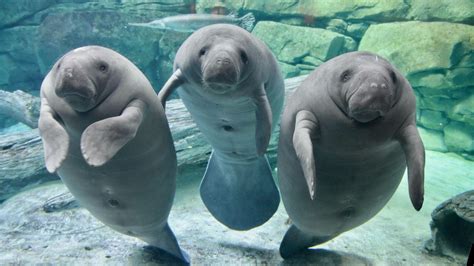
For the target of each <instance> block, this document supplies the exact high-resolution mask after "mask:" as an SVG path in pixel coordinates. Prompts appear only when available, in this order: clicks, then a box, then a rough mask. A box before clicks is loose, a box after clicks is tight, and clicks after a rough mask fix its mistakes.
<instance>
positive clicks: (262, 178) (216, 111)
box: [159, 24, 284, 230]
mask: <svg viewBox="0 0 474 266" xmlns="http://www.w3.org/2000/svg"><path fill="white" fill-rule="evenodd" d="M174 69H175V73H174V74H173V76H172V77H171V78H170V79H169V80H168V82H167V83H166V84H165V86H164V87H163V88H162V90H161V91H160V94H159V96H160V98H161V101H162V102H163V104H164V102H165V100H166V98H167V97H168V95H169V94H170V93H171V92H172V91H173V90H175V89H176V88H178V87H180V88H179V89H178V93H179V96H180V97H181V99H182V100H183V102H184V104H185V106H186V108H187V109H188V110H189V112H190V113H191V115H192V117H193V119H194V121H195V122H196V124H197V125H198V127H199V129H200V130H201V131H202V132H203V134H204V135H205V136H206V138H207V139H208V141H209V142H210V143H211V145H212V148H213V152H212V154H211V158H210V159H209V163H208V165H207V170H206V173H205V175H204V178H203V181H202V183H201V188H200V192H201V198H202V200H203V202H204V204H205V205H206V207H207V208H208V210H209V211H210V212H211V213H212V215H213V216H214V217H215V218H216V219H217V220H219V221H220V222H221V223H223V224H224V225H226V226H228V227H229V228H231V229H235V230H248V229H251V228H253V227H256V226H259V225H261V224H263V223H265V222H266V221H267V220H268V219H270V217H271V216H272V215H273V214H274V213H275V211H276V210H277V208H278V205H279V202H280V197H279V193H278V189H277V187H276V185H275V182H274V181H273V177H272V173H271V169H270V167H269V164H268V161H267V159H266V157H265V155H264V153H265V151H266V149H267V146H268V143H269V141H270V135H271V132H272V126H273V125H275V124H276V123H277V121H278V118H279V115H280V112H281V109H282V105H283V98H284V84H283V77H282V76H281V74H280V70H279V68H278V64H277V61H276V59H275V58H274V56H273V55H272V54H271V52H270V50H269V49H268V48H267V47H266V46H265V44H264V43H263V42H261V41H260V40H258V39H256V38H255V37H253V36H252V35H251V34H250V33H248V32H246V31H245V30H243V29H241V28H239V27H236V26H233V25H228V24H216V25H211V26H207V27H204V28H202V29H200V30H198V31H196V32H195V33H194V34H192V35H191V36H190V37H189V38H188V39H187V40H186V41H185V42H184V43H183V44H182V46H181V47H180V48H179V50H178V52H177V54H176V59H175V62H174Z"/></svg>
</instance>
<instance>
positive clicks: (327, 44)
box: [252, 21, 357, 76]
mask: <svg viewBox="0 0 474 266" xmlns="http://www.w3.org/2000/svg"><path fill="white" fill-rule="evenodd" d="M252 34H254V35H255V36H257V37H258V38H260V39H261V40H262V41H263V42H265V43H266V44H267V45H268V47H269V48H270V50H271V51H272V52H273V53H274V54H275V56H276V58H277V59H278V61H280V62H282V63H285V64H289V65H293V66H296V67H297V68H298V69H299V70H300V71H299V72H300V73H301V74H306V73H309V72H310V71H311V70H313V69H314V68H316V67H317V66H319V65H320V64H322V63H323V62H325V61H327V60H329V59H331V58H333V57H335V56H338V55H340V54H343V53H346V52H350V51H354V50H356V47H357V43H356V42H355V41H354V40H353V39H352V38H351V37H348V36H345V35H342V34H339V33H335V32H332V31H328V30H323V29H316V28H307V27H299V26H290V25H286V24H282V23H278V22H272V21H262V22H259V23H257V25H256V26H255V28H254V30H253V31H252ZM283 70H286V71H290V72H286V73H285V74H286V76H289V75H290V73H292V72H294V70H293V69H289V68H283Z"/></svg>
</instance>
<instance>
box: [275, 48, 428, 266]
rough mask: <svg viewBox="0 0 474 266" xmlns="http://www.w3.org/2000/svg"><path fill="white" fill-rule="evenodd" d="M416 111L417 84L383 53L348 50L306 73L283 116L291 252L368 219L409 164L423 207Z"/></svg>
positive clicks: (287, 251)
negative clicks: (380, 54)
mask: <svg viewBox="0 0 474 266" xmlns="http://www.w3.org/2000/svg"><path fill="white" fill-rule="evenodd" d="M415 114H416V109H415V96H414V94H413V90H412V88H411V86H410V84H409V83H408V81H407V80H406V79H405V78H404V77H403V76H402V75H401V74H400V72H399V71H398V70H396V69H395V68H394V67H393V66H392V65H391V64H390V63H389V62H388V61H387V60H385V59H383V58H382V57H380V56H378V55H376V54H372V53H368V52H352V53H347V54H344V55H340V56H338V57H335V58H333V59H331V60H329V61H327V62H326V63H324V64H322V65H321V66H320V67H318V68H317V69H316V70H315V71H313V72H312V73H311V74H310V75H309V76H308V77H307V78H306V79H305V80H304V81H303V83H302V84H301V85H300V87H299V88H298V89H297V90H296V91H295V92H294V93H293V95H292V96H291V98H290V99H289V100H288V104H287V106H286V108H285V110H284V112H283V115H282V120H281V124H280V139H279V147H278V174H279V180H280V191H281V196H282V200H283V204H284V206H285V209H286V211H287V213H288V215H289V216H290V218H291V220H292V221H293V225H292V226H291V227H290V228H289V230H288V231H287V232H286V234H285V236H284V238H283V241H282V243H281V245H280V254H281V256H282V257H283V258H288V257H290V256H292V255H294V254H296V253H298V252H300V251H302V250H304V249H306V248H308V247H311V246H314V245H318V244H321V243H323V242H326V241H328V240H330V239H333V238H334V237H336V236H338V235H339V234H341V233H343V232H345V231H348V230H350V229H352V228H354V227H357V226H359V225H361V224H363V223H365V222H367V221H368V220H369V219H371V218H372V217H373V216H375V215H376V214H377V213H378V212H379V211H380V210H381V209H382V208H383V207H384V206H385V204H386V203H387V202H388V200H389V199H390V198H391V197H392V195H393V193H394V192H395V190H396V189H397V187H398V185H399V183H400V181H401V179H402V177H403V174H404V172H405V168H408V183H409V194H410V199H411V202H412V204H413V206H414V208H415V209H416V210H420V208H421V206H422V204H423V193H424V187H423V182H424V164H425V152H424V147H423V143H422V141H421V138H420V136H419V134H418V131H417V128H416V125H415Z"/></svg>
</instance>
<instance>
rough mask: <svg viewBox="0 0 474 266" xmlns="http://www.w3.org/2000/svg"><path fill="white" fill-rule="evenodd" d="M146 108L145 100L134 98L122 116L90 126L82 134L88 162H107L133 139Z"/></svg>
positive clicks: (96, 163) (83, 151)
mask: <svg viewBox="0 0 474 266" xmlns="http://www.w3.org/2000/svg"><path fill="white" fill-rule="evenodd" d="M145 108H146V105H145V103H144V102H142V101H141V100H133V101H132V102H130V103H129V104H128V105H127V107H126V108H125V109H124V110H123V112H122V114H121V115H120V116H115V117H110V118H106V119H104V120H100V121H97V122H95V123H93V124H91V125H90V126H88V127H87V128H86V130H84V132H83V133H82V136H81V151H82V155H83V156H84V159H85V160H86V161H87V163H88V164H89V165H91V166H101V165H103V164H105V163H106V162H108V161H109V160H110V159H111V158H112V157H113V156H114V155H115V154H116V153H117V152H118V151H119V150H120V149H121V148H122V147H123V146H125V144H127V143H128V142H129V141H130V140H131V139H133V138H134V137H135V135H136V133H137V131H138V128H139V127H140V125H141V123H142V120H143V113H144V109H145Z"/></svg>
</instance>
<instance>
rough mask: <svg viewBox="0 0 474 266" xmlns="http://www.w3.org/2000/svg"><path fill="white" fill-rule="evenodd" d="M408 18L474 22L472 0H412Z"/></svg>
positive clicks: (473, 4)
mask: <svg viewBox="0 0 474 266" xmlns="http://www.w3.org/2000/svg"><path fill="white" fill-rule="evenodd" d="M408 2H409V3H410V11H409V13H408V18H410V19H414V20H424V21H435V20H440V21H452V22H463V23H466V24H473V23H474V12H473V10H474V1H472V0H436V1H432V0H410V1H408Z"/></svg>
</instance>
